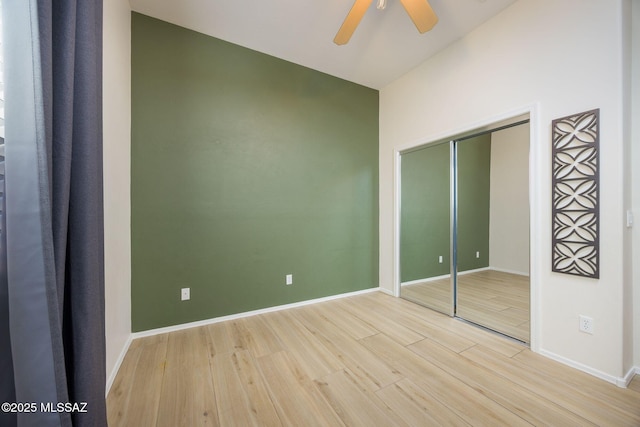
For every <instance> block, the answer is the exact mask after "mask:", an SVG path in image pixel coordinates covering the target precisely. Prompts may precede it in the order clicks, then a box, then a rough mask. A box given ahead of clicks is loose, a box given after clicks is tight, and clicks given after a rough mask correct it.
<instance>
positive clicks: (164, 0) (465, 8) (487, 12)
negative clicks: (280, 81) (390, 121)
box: [130, 0, 516, 89]
mask: <svg viewBox="0 0 640 427" xmlns="http://www.w3.org/2000/svg"><path fill="white" fill-rule="evenodd" d="M515 1H516V0H430V1H429V3H430V4H431V6H432V8H433V10H434V11H435V12H436V14H437V15H438V17H439V22H438V24H437V25H436V27H435V28H434V29H433V30H431V31H430V32H427V33H425V34H420V33H419V32H418V30H417V29H416V27H415V26H414V25H413V22H412V21H411V19H410V18H409V16H408V15H407V13H406V12H405V10H404V8H403V7H402V5H401V4H400V2H399V1H398V0H388V4H387V8H386V9H385V10H378V9H376V1H375V0H374V1H373V2H372V4H371V6H370V8H369V10H367V13H366V14H365V16H364V18H363V19H362V21H361V22H360V25H359V27H358V28H357V29H356V31H355V33H354V34H353V36H352V37H351V41H350V42H349V43H348V44H346V45H344V46H337V45H335V44H334V43H333V37H334V36H335V34H336V32H337V31H338V29H339V28H340V25H341V24H342V21H343V20H344V18H345V16H346V15H347V13H348V12H349V10H350V9H351V6H352V5H353V0H225V1H222V0H130V3H131V8H132V9H133V10H134V11H136V12H140V13H142V14H145V15H148V16H151V17H154V18H158V19H161V20H163V21H167V22H171V23H173V24H177V25H180V26H182V27H186V28H190V29H192V30H195V31H198V32H201V33H204V34H208V35H210V36H213V37H217V38H219V39H222V40H226V41H228V42H231V43H235V44H238V45H240V46H244V47H247V48H250V49H253V50H257V51H259V52H263V53H266V54H269V55H272V56H275V57H278V58H282V59H285V60H287V61H290V62H294V63H296V64H300V65H304V66H306V67H310V68H313V69H316V70H319V71H322V72H325V73H327V74H331V75H333V76H337V77H340V78H343V79H346V80H350V81H352V82H356V83H359V84H362V85H364V86H368V87H371V88H374V89H381V88H382V87H384V86H386V85H387V84H388V83H390V82H392V81H393V80H395V79H397V78H398V77H400V76H402V75H403V74H405V73H406V72H408V71H409V70H411V69H412V68H414V67H416V66H417V65H419V64H420V63H422V62H423V61H424V60H425V59H427V58H429V57H430V56H432V55H434V54H435V53H437V52H438V51H440V50H442V49H443V48H445V47H446V46H447V45H449V44H450V43H452V42H453V41H455V40H457V39H459V38H461V37H462V36H464V35H465V34H467V33H469V32H470V31H471V30H473V29H474V28H476V27H477V26H479V25H480V24H482V23H483V22H485V21H486V20H488V19H489V18H491V17H492V16H494V15H496V14H498V13H499V12H500V11H501V10H503V9H504V8H506V7H507V6H509V5H510V4H511V3H514V2H515Z"/></svg>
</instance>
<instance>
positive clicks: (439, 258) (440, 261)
mask: <svg viewBox="0 0 640 427" xmlns="http://www.w3.org/2000/svg"><path fill="white" fill-rule="evenodd" d="M438 262H439V263H440V264H442V255H440V256H439V257H438Z"/></svg>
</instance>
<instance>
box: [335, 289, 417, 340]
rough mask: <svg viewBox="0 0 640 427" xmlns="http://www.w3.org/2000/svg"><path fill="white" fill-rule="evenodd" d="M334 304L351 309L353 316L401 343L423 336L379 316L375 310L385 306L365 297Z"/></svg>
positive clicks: (346, 299)
mask: <svg viewBox="0 0 640 427" xmlns="http://www.w3.org/2000/svg"><path fill="white" fill-rule="evenodd" d="M336 304H338V305H340V306H342V307H344V308H345V309H346V310H349V311H351V312H352V313H353V315H354V316H356V317H358V318H359V319H362V320H363V321H365V322H367V323H368V324H369V325H371V326H372V327H373V328H374V329H375V330H376V331H379V332H387V333H389V334H391V336H393V338H394V339H395V340H396V341H398V342H399V343H400V344H402V345H407V344H411V343H414V342H417V341H420V340H421V339H423V338H424V337H423V336H422V335H420V334H419V333H417V332H415V331H413V330H411V329H410V328H407V327H405V326H403V325H401V324H400V323H398V322H396V321H395V320H394V319H392V318H389V317H384V316H381V315H380V313H379V312H377V310H379V309H383V308H385V307H384V306H381V305H379V304H370V303H369V301H368V300H367V299H366V298H361V299H359V300H358V303H357V304H353V303H352V300H351V299H349V298H345V299H344V300H339V301H336Z"/></svg>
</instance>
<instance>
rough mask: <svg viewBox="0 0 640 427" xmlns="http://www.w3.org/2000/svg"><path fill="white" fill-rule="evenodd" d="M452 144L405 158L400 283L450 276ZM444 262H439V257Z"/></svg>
mask: <svg viewBox="0 0 640 427" xmlns="http://www.w3.org/2000/svg"><path fill="white" fill-rule="evenodd" d="M449 151H450V149H449V143H445V144H438V145H433V146H429V147H426V148H422V149H420V150H417V151H411V152H409V153H405V154H403V155H402V166H401V178H400V179H401V181H400V186H401V189H400V194H401V202H400V281H401V282H410V281H412V280H419V279H425V278H428V277H435V276H442V275H444V274H449V270H450V268H451V256H450V253H451V249H450V248H451V226H450V217H451V215H450V213H449V212H450V205H451V202H450V200H451V196H450V187H451V184H450V182H451V177H450V175H451V172H450V160H449ZM439 256H442V257H443V262H442V263H439V262H438V257H439Z"/></svg>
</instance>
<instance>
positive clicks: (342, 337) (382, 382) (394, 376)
mask: <svg viewBox="0 0 640 427" xmlns="http://www.w3.org/2000/svg"><path fill="white" fill-rule="evenodd" d="M294 315H295V316H296V317H297V318H298V319H300V321H301V322H302V323H303V324H304V325H305V326H306V327H307V328H308V329H309V330H310V331H315V332H316V334H317V337H318V338H319V339H321V340H322V341H323V343H324V346H325V347H326V348H328V349H329V350H330V351H331V352H333V354H335V356H336V357H337V358H338V359H339V360H340V361H341V362H342V363H343V364H344V366H345V367H347V368H349V369H350V371H351V372H352V373H353V374H354V375H356V376H358V377H359V378H360V379H361V380H362V381H363V382H366V383H367V384H368V386H369V388H370V389H371V390H373V391H375V390H378V389H380V388H382V387H385V386H387V385H389V384H393V383H394V382H396V381H398V380H400V379H402V376H401V375H400V374H399V373H398V372H397V371H396V370H395V369H393V368H392V366H391V365H389V364H388V363H386V362H385V361H383V360H381V359H379V358H378V357H376V355H375V354H372V353H371V351H369V350H368V349H367V348H365V347H364V346H363V345H361V344H360V343H359V342H358V341H356V340H354V339H352V338H351V337H350V336H348V335H347V334H346V333H344V332H343V331H342V330H340V329H337V328H335V327H333V326H331V325H330V324H329V323H327V322H325V320H324V319H323V318H322V317H321V316H320V315H319V313H318V312H317V311H316V309H315V308H313V307H305V309H304V310H294Z"/></svg>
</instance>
